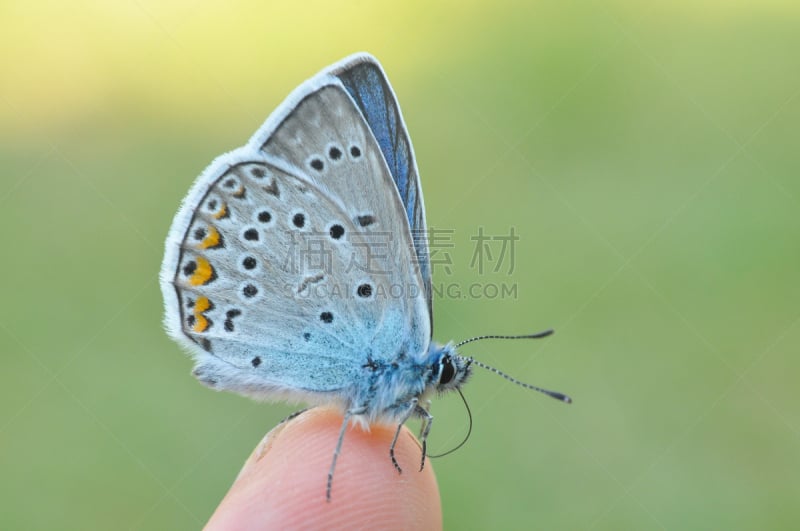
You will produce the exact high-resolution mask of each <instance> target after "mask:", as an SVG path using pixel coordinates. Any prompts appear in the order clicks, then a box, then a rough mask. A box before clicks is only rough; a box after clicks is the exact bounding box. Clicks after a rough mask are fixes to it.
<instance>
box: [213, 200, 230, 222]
mask: <svg viewBox="0 0 800 531" xmlns="http://www.w3.org/2000/svg"><path fill="white" fill-rule="evenodd" d="M227 217H228V205H226V204H225V203H222V206H221V207H220V208H219V210H217V211H216V212H215V213H214V219H222V218H227Z"/></svg>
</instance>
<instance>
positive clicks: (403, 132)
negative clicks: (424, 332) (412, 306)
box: [330, 54, 433, 327]
mask: <svg viewBox="0 0 800 531" xmlns="http://www.w3.org/2000/svg"><path fill="white" fill-rule="evenodd" d="M330 72H331V74H332V75H335V76H336V77H338V78H339V79H340V80H341V82H342V84H343V85H344V87H345V88H346V89H347V92H348V93H349V94H350V96H351V97H352V98H353V101H355V103H356V105H357V106H358V108H359V110H360V111H361V112H362V114H363V115H364V117H365V119H366V120H367V123H368V124H369V127H370V130H371V131H372V134H373V135H375V139H376V140H377V141H378V145H379V146H380V148H381V152H382V153H383V157H384V159H385V160H386V163H387V165H388V167H389V172H390V173H391V174H392V179H393V180H394V183H395V186H396V187H397V191H398V193H399V194H400V199H401V201H402V202H403V207H404V209H405V214H406V218H407V219H408V223H409V227H410V229H411V235H412V238H413V240H414V249H415V252H416V259H417V264H418V267H419V270H420V275H421V277H422V281H423V287H424V289H425V295H426V298H427V302H428V312H429V314H430V317H431V319H432V318H433V297H432V293H431V268H430V257H429V254H428V239H427V228H426V226H425V205H424V202H423V199H422V186H421V185H420V182H419V172H418V171H417V163H416V158H415V157H414V148H413V147H412V145H411V138H410V137H409V135H408V131H407V129H406V126H405V121H404V120H403V115H402V113H401V112H400V105H399V104H398V103H397V97H396V96H395V94H394V91H393V90H392V87H391V85H390V84H389V79H388V78H387V76H386V73H385V72H384V71H383V68H381V65H380V63H378V61H377V59H375V58H374V57H372V56H370V55H368V54H356V55H354V56H352V57H350V58H347V59H345V60H344V61H342V62H341V63H340V64H339V65H336V66H334V67H332V68H331V70H330ZM431 327H432V326H431Z"/></svg>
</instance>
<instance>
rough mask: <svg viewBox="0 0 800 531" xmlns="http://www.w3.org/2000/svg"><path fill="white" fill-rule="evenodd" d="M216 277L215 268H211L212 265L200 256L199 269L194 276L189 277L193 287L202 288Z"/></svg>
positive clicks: (198, 258) (198, 260) (198, 259)
mask: <svg viewBox="0 0 800 531" xmlns="http://www.w3.org/2000/svg"><path fill="white" fill-rule="evenodd" d="M215 277H216V275H215V273H214V268H213V267H211V263H210V262H209V261H208V260H206V259H205V258H203V257H202V256H198V257H197V268H196V269H195V270H194V273H193V274H192V276H191V277H189V284H191V285H192V286H202V285H203V284H208V283H209V282H211V281H212V280H214V278H215ZM206 300H208V299H206Z"/></svg>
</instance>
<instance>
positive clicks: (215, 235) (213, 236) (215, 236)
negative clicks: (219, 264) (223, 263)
mask: <svg viewBox="0 0 800 531" xmlns="http://www.w3.org/2000/svg"><path fill="white" fill-rule="evenodd" d="M219 242H220V236H219V231H218V230H217V229H216V228H215V227H208V236H206V237H205V238H204V239H203V241H202V242H200V244H199V245H198V247H200V248H201V249H209V248H213V247H217V246H218V245H219Z"/></svg>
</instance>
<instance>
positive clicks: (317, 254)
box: [160, 53, 570, 500]
mask: <svg viewBox="0 0 800 531" xmlns="http://www.w3.org/2000/svg"><path fill="white" fill-rule="evenodd" d="M426 234H427V232H426V224H425V207H424V203H423V199H422V189H421V186H420V179H419V172H418V170H417V164H416V160H415V158H414V150H413V148H412V145H411V140H410V138H409V135H408V131H407V129H406V125H405V122H404V121H403V117H402V114H401V112H400V107H399V105H398V103H397V98H396V97H395V94H394V91H393V90H392V87H391V86H390V84H389V81H388V79H387V77H386V74H385V73H384V71H383V68H382V67H381V65H380V63H378V61H377V60H376V59H375V58H374V57H372V56H371V55H368V54H365V53H359V54H355V55H352V56H350V57H347V58H345V59H344V60H342V61H340V62H338V63H336V64H334V65H332V66H330V67H328V68H326V69H325V70H323V71H322V72H320V73H319V74H317V75H316V76H314V77H312V78H311V79H309V80H308V81H306V82H304V83H303V84H301V85H300V86H299V87H298V88H297V89H295V90H294V91H293V92H292V93H291V94H290V95H289V97H288V98H287V99H286V100H285V101H284V102H283V103H282V104H281V105H280V106H279V107H278V108H277V109H276V110H275V111H274V112H273V113H272V115H270V116H269V118H267V120H266V122H265V123H264V125H263V126H262V127H261V128H260V129H259V130H258V131H257V132H256V133H255V134H254V135H253V137H252V138H251V139H250V141H249V142H248V143H247V144H246V145H245V146H244V147H241V148H239V149H235V150H234V151H231V152H230V153H227V154H225V155H222V156H221V157H218V158H217V159H216V160H214V161H213V162H212V164H211V165H210V166H209V167H208V168H207V169H206V170H205V171H204V172H203V173H202V174H201V175H200V177H199V178H198V179H197V180H196V181H195V183H194V185H193V186H192V187H191V189H190V191H189V193H188V195H187V196H186V198H185V199H184V200H183V203H182V205H181V207H180V210H179V211H178V213H177V214H176V216H175V219H174V221H173V222H172V226H171V228H170V230H169V233H168V236H167V240H166V251H165V255H164V261H163V265H162V268H161V274H160V284H161V290H162V293H163V297H164V304H165V319H164V321H165V326H166V329H167V331H168V333H169V335H170V336H171V337H172V338H173V339H175V340H176V341H177V342H178V343H179V344H180V345H181V346H183V347H184V348H185V349H186V350H187V351H188V352H189V354H190V355H191V356H192V357H193V358H194V361H195V367H194V370H193V374H194V376H195V377H196V378H197V379H198V380H199V381H200V382H201V383H203V384H205V385H207V386H209V387H211V388H213V389H217V390H226V391H232V392H235V393H239V394H242V395H246V396H250V397H254V398H256V399H265V400H285V401H289V402H304V403H307V404H310V405H320V404H334V405H336V406H338V407H339V408H340V409H341V411H342V412H343V416H344V419H343V422H342V428H341V431H340V434H339V439H338V442H337V446H336V448H335V450H334V453H333V458H332V463H331V468H330V471H329V474H328V481H327V486H326V497H327V499H328V500H330V497H331V489H332V483H333V472H334V469H335V466H336V459H337V457H338V455H339V454H340V452H341V448H342V442H343V439H344V434H345V431H346V427H347V426H348V424H350V423H351V422H354V423H358V424H361V425H364V426H367V425H370V424H373V423H378V422H380V423H393V424H396V425H397V432H396V434H395V439H394V441H393V442H392V445H391V447H390V449H389V454H390V457H391V461H392V463H393V465H394V466H395V467H396V468H397V470H398V471H400V466H399V465H398V463H397V461H396V460H395V457H394V446H395V442H396V441H397V435H398V434H399V433H400V429H401V427H402V426H403V424H404V423H405V422H406V421H407V420H408V419H409V418H411V417H419V418H421V419H422V423H423V424H422V426H423V427H422V431H421V437H420V440H421V443H422V447H423V451H422V461H421V467H422V466H424V462H425V455H426V450H425V449H426V439H427V435H428V433H429V431H430V427H431V424H432V421H433V416H432V415H431V414H430V412H429V401H428V398H429V397H430V396H431V395H432V394H435V393H442V392H446V391H451V390H458V389H459V388H460V386H461V385H462V384H463V383H465V382H466V380H467V378H468V377H469V376H470V374H471V371H472V366H473V365H477V366H481V367H485V368H488V369H490V370H493V371H494V372H497V373H499V374H501V375H502V376H504V377H506V378H508V379H510V380H512V381H515V382H516V383H520V384H521V385H524V386H526V387H529V388H532V389H535V390H539V391H542V392H545V393H547V394H549V395H551V396H553V397H555V398H558V399H560V400H562V401H566V402H569V401H570V399H569V398H568V397H566V396H565V395H562V394H560V393H554V392H551V391H546V390H543V389H540V388H537V387H534V386H529V385H528V384H522V383H521V382H518V381H516V380H513V379H512V378H511V377H508V376H506V375H505V374H503V373H500V371H497V370H496V369H493V368H491V367H488V366H486V365H484V364H481V363H480V362H477V361H476V360H474V359H472V358H468V357H463V356H460V355H459V354H458V353H457V352H456V347H457V346H459V345H460V344H459V345H454V344H453V343H448V344H445V345H440V344H437V343H434V342H433V341H432V340H431V333H432V328H433V311H432V288H431V265H430V260H429V250H428V242H427V238H426V237H425V236H426ZM546 334H547V333H545V334H539V335H534V336H525V337H540V336H542V335H546ZM462 344H463V342H462Z"/></svg>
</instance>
